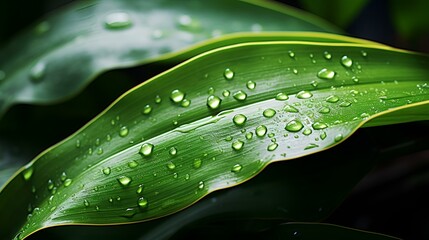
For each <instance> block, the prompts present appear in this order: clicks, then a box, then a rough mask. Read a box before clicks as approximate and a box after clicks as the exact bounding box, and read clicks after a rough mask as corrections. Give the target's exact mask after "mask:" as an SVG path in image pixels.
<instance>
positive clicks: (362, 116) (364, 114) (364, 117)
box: [360, 113, 370, 119]
mask: <svg viewBox="0 0 429 240" xmlns="http://www.w3.org/2000/svg"><path fill="white" fill-rule="evenodd" d="M360 117H361V118H362V119H367V118H369V117H370V115H369V114H368V113H362V114H361V115H360Z"/></svg>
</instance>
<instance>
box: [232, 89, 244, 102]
mask: <svg viewBox="0 0 429 240" xmlns="http://www.w3.org/2000/svg"><path fill="white" fill-rule="evenodd" d="M233 97H234V98H235V100H238V101H244V100H246V98H247V93H245V92H243V91H241V90H240V91H237V92H235V93H234V95H233Z"/></svg>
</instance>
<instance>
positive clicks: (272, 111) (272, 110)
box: [262, 108, 276, 118]
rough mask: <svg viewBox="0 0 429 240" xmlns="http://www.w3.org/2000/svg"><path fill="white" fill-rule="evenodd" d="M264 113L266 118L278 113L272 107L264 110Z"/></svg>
mask: <svg viewBox="0 0 429 240" xmlns="http://www.w3.org/2000/svg"><path fill="white" fill-rule="evenodd" d="M262 115H264V117H266V118H272V117H274V115H276V110H274V109H272V108H267V109H265V110H264V112H263V113H262Z"/></svg>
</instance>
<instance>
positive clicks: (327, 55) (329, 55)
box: [323, 51, 332, 60]
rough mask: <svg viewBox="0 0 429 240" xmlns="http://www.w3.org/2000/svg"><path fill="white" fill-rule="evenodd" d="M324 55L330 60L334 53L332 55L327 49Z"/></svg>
mask: <svg viewBox="0 0 429 240" xmlns="http://www.w3.org/2000/svg"><path fill="white" fill-rule="evenodd" d="M323 57H324V58H325V59H326V60H330V59H331V58H332V55H331V54H330V53H329V52H327V51H325V52H324V53H323Z"/></svg>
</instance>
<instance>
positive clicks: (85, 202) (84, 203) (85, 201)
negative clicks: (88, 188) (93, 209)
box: [83, 199, 89, 207]
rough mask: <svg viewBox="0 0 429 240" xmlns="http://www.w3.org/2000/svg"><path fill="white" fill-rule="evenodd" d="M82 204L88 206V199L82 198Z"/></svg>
mask: <svg viewBox="0 0 429 240" xmlns="http://www.w3.org/2000/svg"><path fill="white" fill-rule="evenodd" d="M83 205H84V206H85V207H89V202H88V200H86V199H85V200H83Z"/></svg>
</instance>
